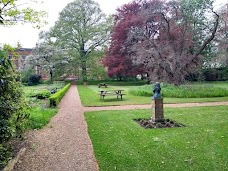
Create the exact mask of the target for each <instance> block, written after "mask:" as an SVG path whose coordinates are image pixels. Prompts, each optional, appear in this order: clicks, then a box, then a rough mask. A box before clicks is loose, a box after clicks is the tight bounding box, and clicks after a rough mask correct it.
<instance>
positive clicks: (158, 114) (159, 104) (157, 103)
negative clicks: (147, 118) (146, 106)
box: [152, 98, 164, 122]
mask: <svg viewBox="0 0 228 171" xmlns="http://www.w3.org/2000/svg"><path fill="white" fill-rule="evenodd" d="M152 121H153V122H162V121H164V113H163V98H158V99H153V100H152Z"/></svg>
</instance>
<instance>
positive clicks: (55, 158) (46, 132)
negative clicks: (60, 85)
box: [14, 85, 99, 171]
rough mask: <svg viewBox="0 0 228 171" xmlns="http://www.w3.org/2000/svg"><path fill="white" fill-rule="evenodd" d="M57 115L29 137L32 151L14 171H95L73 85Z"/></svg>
mask: <svg viewBox="0 0 228 171" xmlns="http://www.w3.org/2000/svg"><path fill="white" fill-rule="evenodd" d="M59 107H60V109H59V112H58V114H57V115H56V116H55V117H53V119H52V120H51V122H50V123H49V124H48V126H47V127H45V128H44V129H42V130H39V131H34V132H32V135H30V137H29V138H28V139H29V140H30V141H31V142H30V143H31V145H32V146H31V148H29V149H27V150H26V153H25V155H24V156H23V157H22V159H20V160H19V161H18V163H17V164H16V166H15V167H14V171H97V170H99V169H98V165H97V162H96V159H95V157H94V154H93V147H92V145H91V140H90V138H89V136H88V133H87V124H86V122H85V120H84V115H83V113H84V112H83V107H82V105H81V101H80V98H79V95H78V90H77V87H76V86H75V85H72V86H71V87H70V89H69V91H68V92H67V93H66V95H65V96H64V98H63V99H62V100H61V103H60V105H59Z"/></svg>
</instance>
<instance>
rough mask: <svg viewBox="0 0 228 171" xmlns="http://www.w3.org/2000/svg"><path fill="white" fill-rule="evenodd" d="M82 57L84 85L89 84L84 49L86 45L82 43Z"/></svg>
mask: <svg viewBox="0 0 228 171" xmlns="http://www.w3.org/2000/svg"><path fill="white" fill-rule="evenodd" d="M80 57H81V67H82V81H83V83H85V84H86V83H87V65H86V60H87V59H86V51H85V47H84V43H82V45H81V47H80Z"/></svg>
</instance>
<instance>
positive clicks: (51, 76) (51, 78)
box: [50, 69, 53, 84]
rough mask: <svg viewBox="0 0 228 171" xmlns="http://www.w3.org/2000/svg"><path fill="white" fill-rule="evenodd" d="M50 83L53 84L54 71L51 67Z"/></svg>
mask: <svg viewBox="0 0 228 171" xmlns="http://www.w3.org/2000/svg"><path fill="white" fill-rule="evenodd" d="M50 83H51V84H53V71H52V69H50Z"/></svg>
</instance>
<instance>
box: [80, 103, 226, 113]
mask: <svg viewBox="0 0 228 171" xmlns="http://www.w3.org/2000/svg"><path fill="white" fill-rule="evenodd" d="M224 105H228V101H227V102H206V103H205V102H203V103H177V104H176V103H175V104H174V103H173V104H164V107H197V106H224ZM151 107H152V106H151V104H147V105H126V106H103V107H84V111H85V112H89V111H99V110H130V109H149V108H151Z"/></svg>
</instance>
